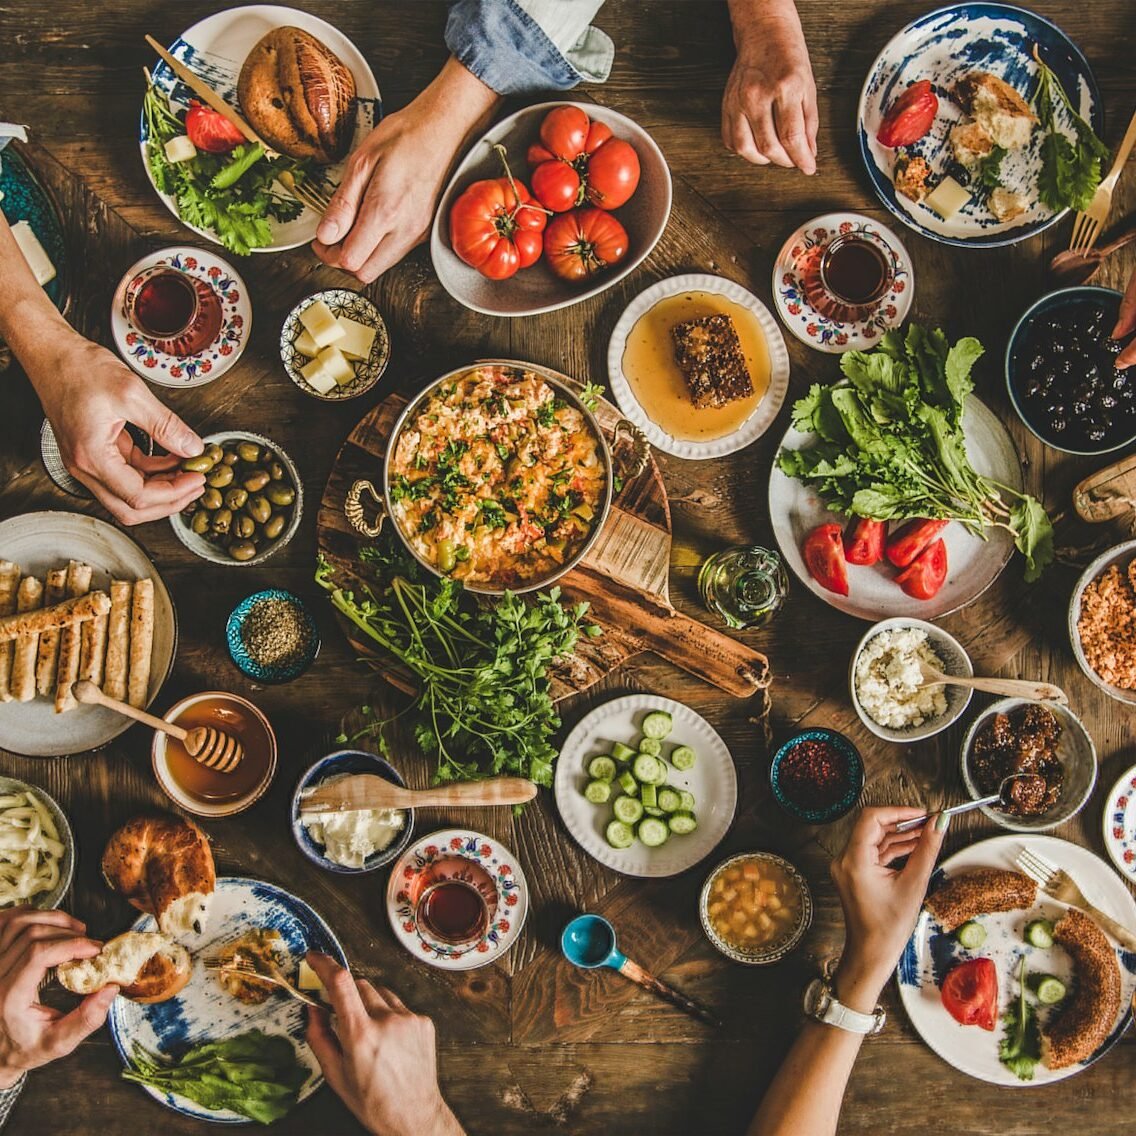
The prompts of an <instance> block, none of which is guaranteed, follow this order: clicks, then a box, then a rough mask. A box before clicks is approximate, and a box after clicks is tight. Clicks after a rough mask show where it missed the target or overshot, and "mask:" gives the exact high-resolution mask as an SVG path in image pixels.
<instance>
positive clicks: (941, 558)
mask: <svg viewBox="0 0 1136 1136" xmlns="http://www.w3.org/2000/svg"><path fill="white" fill-rule="evenodd" d="M946 578H947V546H946V545H945V544H944V543H943V541H942V538H940V539H939V540H936V541H933V542H932V543H931V544H929V545H927V547H926V548H925V549H923V551H922V552H921V553H919V555H918V556H917V557H915V559H914V560H912V562H911V563H910V564H909V565H908V566H907V567H906V568H904V570H903V571H902V572H900V574H899V575H898V576H896V578H895V582H896V583H897V584H898V585H899V586H900V587H901V588H902V589H903V590H904V591H905V592H906V593H907V594H908V595H909V596H911V597H912V598H914V599H917V600H929V599H930V598H931V597H932V596H933V595H934V594H935V593H936V592H937V591H938V590H939V589H940V588H941V587H942V586H943V583H944V582H945V581H946Z"/></svg>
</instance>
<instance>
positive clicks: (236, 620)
mask: <svg viewBox="0 0 1136 1136" xmlns="http://www.w3.org/2000/svg"><path fill="white" fill-rule="evenodd" d="M260 600H283V601H284V602H285V603H289V604H291V605H292V606H293V607H294V608H295V609H296V610H297V611H298V612H299V614H300V618H301V619H302V620H303V622H304V623H305V624H306V625H307V628H308V648H307V650H306V651H305V652H304V653H303V655H301V656H300V657H299V658H298V659H296V661H295V662H292V663H289V664H288V665H286V666H281V665H277V664H264V663H258V662H257V661H256V660H255V659H254V658H253V657H252V656H251V655H250V654H249V653H248V651H247V650H246V649H245V640H244V626H245V623H246V622H247V620H248V617H249V613H250V612H251V611H252V608H253V605H254V604H255V603H257V602H258V601H260ZM225 641H226V643H227V644H228V646H229V658H230V659H232V660H233V663H234V664H235V665H236V667H237V670H239V671H240V672H241V673H242V674H244V675H247V676H248V677H249V678H251V679H252V680H253V681H254V682H260V683H264V684H265V685H274V684H276V683H282V682H291V681H292V680H293V679H296V678H299V677H300V675H302V674H303V673H304V671H306V670H307V669H308V668H309V667H310V666H311V665H312V663H314V662H315V661H316V656H317V655H318V654H319V650H320V635H319V631H318V630H317V629H316V624H315V620H314V619H312V617H311V613H310V612H309V611H308V609H307V607H306V606H305V604H304V601H303V600H302V599H300V597H299V596H297V595H293V593H292V592H286V591H285V590H284V589H283V588H265V589H264V590H263V591H260V592H253V594H252V595H251V596H248V597H246V598H245V599H243V600H241V602H240V603H239V604H237V606H236V607H235V608H233V610H232V611H231V612H230V613H229V619H228V622H227V623H226V624H225Z"/></svg>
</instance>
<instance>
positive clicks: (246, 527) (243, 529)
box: [232, 513, 256, 540]
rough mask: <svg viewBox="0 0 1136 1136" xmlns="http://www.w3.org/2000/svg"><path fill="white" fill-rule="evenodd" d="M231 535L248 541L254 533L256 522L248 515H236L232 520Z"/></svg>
mask: <svg viewBox="0 0 1136 1136" xmlns="http://www.w3.org/2000/svg"><path fill="white" fill-rule="evenodd" d="M232 531H233V535H234V536H238V537H240V538H241V540H248V538H249V537H250V536H252V535H253V533H255V532H256V521H254V520H253V519H252V517H250V516H249V515H248V513H238V514H237V515H236V516H235V517H234V518H233V529H232Z"/></svg>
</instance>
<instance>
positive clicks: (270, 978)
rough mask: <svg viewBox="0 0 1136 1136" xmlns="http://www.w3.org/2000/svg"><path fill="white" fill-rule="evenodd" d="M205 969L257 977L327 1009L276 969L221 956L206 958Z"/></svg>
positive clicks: (295, 996)
mask: <svg viewBox="0 0 1136 1136" xmlns="http://www.w3.org/2000/svg"><path fill="white" fill-rule="evenodd" d="M205 969H206V970H215V971H217V972H218V973H219V974H239V975H241V976H242V977H244V978H255V979H257V981H259V982H268V983H271V984H272V985H273V986H279V987H280V989H281V990H284V991H285V992H286V993H288V994H289V995H291V996H292V997H293V998H295V999H296V1000H297V1001H299V1002H303V1003H304V1004H305V1005H308V1006H315V1007H316V1008H317V1009H319V1010H322V1009H325V1007H324V1004H323V1003H322V1002H320V1001H319V1000H318V999H316V998H310V997H309V996H308V995H307V994H305V993H304V992H303V991H302V990H300V989H299V988H298V987H296V986H293V985H292V983H291V982H289V981H288V979H287V978H285V977H284V975H283V974H281V973H280V972H279V971H278V970H275V969H274V970H273V972H272V973H266V972H265V971H263V970H261V969H260V968H259V967H257V966H255V965H254V964H253V963H251V962H246V961H244V960H241V959H231V960H230V961H228V962H225V961H224V960H223V959H219V958H211V959H206V960H205Z"/></svg>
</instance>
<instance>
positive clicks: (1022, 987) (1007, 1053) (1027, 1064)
mask: <svg viewBox="0 0 1136 1136" xmlns="http://www.w3.org/2000/svg"><path fill="white" fill-rule="evenodd" d="M1018 986H1019V991H1018V996H1017V998H1015V999H1014V1000H1013V1001H1012V1002H1011V1003H1010V1004H1009V1006H1007V1007H1006V1012H1005V1013H1004V1014H1003V1015H1002V1025H1003V1026H1004V1027H1005V1030H1006V1033H1005V1035H1004V1036H1003V1038H1002V1040H1001V1041H1000V1042H999V1043H998V1060H999V1061H1001V1062H1002V1064H1003V1065H1005V1066H1006V1068H1007V1069H1009V1070H1010V1072H1011V1073H1013V1074H1014V1076H1015V1077H1017V1078H1018V1080H1019V1081H1032V1080H1033V1072H1034V1069H1035V1068H1036V1067H1037V1063H1038V1062H1039V1061H1040V1060H1041V1033H1040V1031H1039V1030H1038V1025H1037V1011H1036V1010H1034V1008H1033V1006H1031V1005H1030V1004H1029V1002H1028V1000H1027V999H1026V960H1025V956H1023V957H1022V961H1021V966H1020V967H1019V969H1018Z"/></svg>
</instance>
